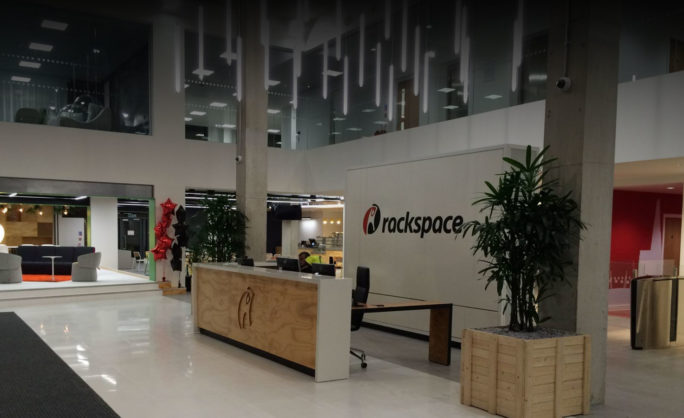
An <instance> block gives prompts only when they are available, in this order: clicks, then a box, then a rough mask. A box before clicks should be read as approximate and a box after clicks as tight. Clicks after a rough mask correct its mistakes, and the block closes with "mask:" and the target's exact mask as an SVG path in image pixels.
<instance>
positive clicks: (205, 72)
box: [192, 68, 214, 77]
mask: <svg viewBox="0 0 684 418" xmlns="http://www.w3.org/2000/svg"><path fill="white" fill-rule="evenodd" d="M192 73H193V74H195V75H196V76H201V77H209V76H210V75H212V74H214V72H213V71H212V70H200V69H199V68H198V69H196V70H195V71H193V72H192Z"/></svg>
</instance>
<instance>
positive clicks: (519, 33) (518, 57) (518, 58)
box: [511, 0, 523, 91]
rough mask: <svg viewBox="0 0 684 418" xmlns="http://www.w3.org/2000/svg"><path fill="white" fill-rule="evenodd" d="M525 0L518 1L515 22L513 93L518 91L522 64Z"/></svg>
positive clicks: (512, 66) (512, 73)
mask: <svg viewBox="0 0 684 418" xmlns="http://www.w3.org/2000/svg"><path fill="white" fill-rule="evenodd" d="M522 37H523V0H518V15H517V17H516V18H515V22H513V57H512V60H511V70H512V71H511V91H516V90H517V89H518V71H519V70H520V64H521V63H522Z"/></svg>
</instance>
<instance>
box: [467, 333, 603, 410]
mask: <svg viewBox="0 0 684 418" xmlns="http://www.w3.org/2000/svg"><path fill="white" fill-rule="evenodd" d="M590 356H591V339H590V336H588V335H577V336H564V337H556V338H543V339H536V340H525V339H520V338H514V337H509V336H503V335H498V334H493V333H489V332H486V331H480V330H473V329H466V330H464V332H463V341H462V342H461V403H462V404H464V405H470V406H474V407H476V408H480V409H484V410H485V411H487V412H489V413H490V414H497V415H502V416H505V417H511V418H522V417H525V418H526V417H535V418H536V417H539V418H543V417H554V418H556V417H564V416H568V415H579V414H587V413H588V412H589V395H590V394H589V380H590V376H589V368H590V364H591V357H590Z"/></svg>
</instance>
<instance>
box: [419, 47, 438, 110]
mask: <svg viewBox="0 0 684 418" xmlns="http://www.w3.org/2000/svg"><path fill="white" fill-rule="evenodd" d="M434 57H435V53H434V52H433V51H426V52H425V56H424V58H423V93H422V94H421V96H423V113H427V111H428V95H429V91H430V90H429V89H428V82H429V79H430V58H434Z"/></svg>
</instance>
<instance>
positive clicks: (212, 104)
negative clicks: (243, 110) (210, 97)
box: [209, 102, 228, 107]
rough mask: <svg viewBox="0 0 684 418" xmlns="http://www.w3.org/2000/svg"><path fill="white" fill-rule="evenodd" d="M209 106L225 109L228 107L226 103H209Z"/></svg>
mask: <svg viewBox="0 0 684 418" xmlns="http://www.w3.org/2000/svg"><path fill="white" fill-rule="evenodd" d="M209 106H211V107H226V106H228V103H223V102H211V103H209Z"/></svg>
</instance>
